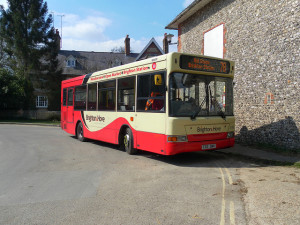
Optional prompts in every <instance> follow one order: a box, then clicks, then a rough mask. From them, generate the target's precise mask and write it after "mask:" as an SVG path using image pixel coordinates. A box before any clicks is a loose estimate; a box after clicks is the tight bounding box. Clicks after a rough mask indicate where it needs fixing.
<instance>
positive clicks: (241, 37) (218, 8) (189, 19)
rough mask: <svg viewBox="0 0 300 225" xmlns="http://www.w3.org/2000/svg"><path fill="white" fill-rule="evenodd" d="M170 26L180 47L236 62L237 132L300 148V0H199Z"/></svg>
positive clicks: (257, 140)
mask: <svg viewBox="0 0 300 225" xmlns="http://www.w3.org/2000/svg"><path fill="white" fill-rule="evenodd" d="M166 28H167V29H175V30H178V51H179V52H187V53H196V54H204V55H210V56H216V57H224V58H228V59H231V60H234V61H235V62H236V68H235V78H234V83H235V86H234V91H235V108H234V109H235V116H236V134H237V136H236V138H237V140H238V141H240V142H244V143H259V144H263V145H266V146H273V147H274V146H276V147H279V148H284V149H294V150H300V135H299V129H300V1H299V0H285V1H278V0H251V1H249V0H248V1H247V0H195V1H194V2H193V3H191V4H190V5H189V6H188V7H187V8H186V9H185V10H183V11H182V12H181V13H180V14H179V15H178V16H177V17H176V18H175V19H174V20H173V21H172V22H171V23H170V24H168V25H167V27H166Z"/></svg>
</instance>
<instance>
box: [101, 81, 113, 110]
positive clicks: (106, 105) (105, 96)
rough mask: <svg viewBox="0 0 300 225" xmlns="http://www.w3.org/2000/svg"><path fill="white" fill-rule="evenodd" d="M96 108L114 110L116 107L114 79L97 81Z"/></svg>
mask: <svg viewBox="0 0 300 225" xmlns="http://www.w3.org/2000/svg"><path fill="white" fill-rule="evenodd" d="M98 85H99V86H98V89H99V90H98V110H106V111H114V110H115V109H116V81H115V80H113V81H107V82H103V83H102V82H101V83H98Z"/></svg>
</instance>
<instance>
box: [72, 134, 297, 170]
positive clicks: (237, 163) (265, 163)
mask: <svg viewBox="0 0 300 225" xmlns="http://www.w3.org/2000/svg"><path fill="white" fill-rule="evenodd" d="M71 137H72V138H73V139H76V140H77V138H76V137H75V136H71ZM77 141H78V140H77ZM85 142H87V143H90V144H93V145H96V146H98V147H99V149H101V148H102V147H104V148H108V149H111V151H118V152H119V153H120V154H124V155H126V156H128V155H127V153H126V152H125V151H124V150H122V149H120V147H119V146H118V145H115V144H110V143H106V142H102V141H97V140H91V139H86V141H85ZM107 152H109V151H107ZM129 157H135V158H148V159H151V160H155V161H158V162H160V163H165V164H170V165H174V166H178V167H193V168H199V167H203V168H219V167H226V168H253V167H269V166H286V165H293V164H292V163H280V162H276V161H272V160H263V159H257V158H253V157H249V156H243V155H236V154H232V153H230V152H226V149H223V150H222V152H221V151H218V150H216V151H198V152H187V153H180V154H177V155H170V156H166V155H160V154H156V153H152V152H147V151H141V150H139V151H138V153H137V154H136V155H131V156H129Z"/></svg>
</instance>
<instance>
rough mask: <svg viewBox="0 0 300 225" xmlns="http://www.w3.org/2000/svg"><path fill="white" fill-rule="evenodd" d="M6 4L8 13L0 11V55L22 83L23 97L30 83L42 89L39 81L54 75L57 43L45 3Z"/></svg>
mask: <svg viewBox="0 0 300 225" xmlns="http://www.w3.org/2000/svg"><path fill="white" fill-rule="evenodd" d="M7 2H8V9H6V10H5V9H4V8H3V7H0V14H1V16H0V37H1V39H2V40H3V43H5V45H4V47H3V51H4V54H5V56H6V58H7V63H6V66H7V67H8V68H9V69H11V70H12V71H13V72H14V74H15V75H17V76H20V77H21V78H24V79H26V81H27V85H26V86H27V87H28V90H25V92H26V93H27V92H29V91H30V90H32V88H31V87H30V82H31V83H32V82H34V84H35V87H36V85H38V86H43V85H44V83H45V82H42V80H45V79H46V80H47V77H48V80H52V78H51V77H50V76H51V75H53V74H56V73H57V71H56V68H57V54H58V51H59V41H57V35H56V32H55V30H54V28H53V27H52V15H51V14H50V15H48V7H47V3H46V2H44V1H43V0H8V1H7ZM1 39H0V41H1ZM0 44H1V43H0ZM29 95H30V94H29V93H28V96H29ZM28 102H29V100H28ZM27 106H28V105H27Z"/></svg>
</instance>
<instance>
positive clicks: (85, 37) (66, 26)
mask: <svg viewBox="0 0 300 225" xmlns="http://www.w3.org/2000/svg"><path fill="white" fill-rule="evenodd" d="M0 1H1V0H0ZM54 15H55V27H56V28H57V29H58V30H59V31H60V29H61V27H60V25H61V21H60V17H58V15H64V17H63V18H62V19H63V28H62V29H63V31H62V49H64V50H77V51H95V52H110V51H111V49H113V48H114V47H120V46H122V47H123V46H124V40H125V36H124V37H119V38H118V39H115V40H111V39H110V38H109V37H108V36H107V35H106V29H107V28H109V27H110V26H112V24H113V22H112V21H111V20H110V19H108V18H106V17H104V16H103V15H101V13H99V12H96V11H93V12H92V13H89V16H86V17H83V16H79V15H75V14H64V13H59V12H54ZM129 37H130V47H131V49H132V50H133V52H135V53H140V52H141V51H142V50H143V49H144V48H145V46H146V45H147V44H148V42H149V41H150V40H151V38H152V37H149V38H145V37H144V38H141V39H136V38H135V37H133V36H130V34H129ZM155 40H156V42H157V43H158V44H159V45H160V46H161V48H162V40H163V36H158V37H155ZM176 41H177V36H176V37H174V38H173V42H176ZM169 49H170V52H173V51H177V45H170V48H169Z"/></svg>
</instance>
